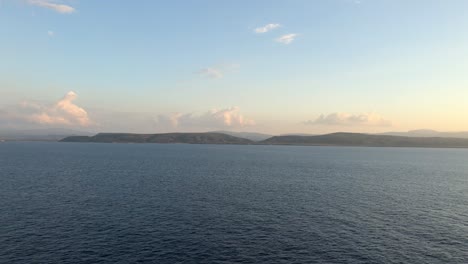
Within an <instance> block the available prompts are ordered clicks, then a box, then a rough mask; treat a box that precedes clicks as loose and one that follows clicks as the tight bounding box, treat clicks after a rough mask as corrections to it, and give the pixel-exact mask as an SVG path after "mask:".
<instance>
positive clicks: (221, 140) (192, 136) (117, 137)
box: [60, 132, 253, 145]
mask: <svg viewBox="0 0 468 264" xmlns="http://www.w3.org/2000/svg"><path fill="white" fill-rule="evenodd" d="M60 141H61V142H95V143H185V144H242V145H247V144H252V143H253V141H251V140H248V139H245V138H240V137H235V136H230V135H226V134H223V133H211V132H210V133H164V134H132V133H99V134H96V135H95V136H71V137H66V138H64V139H62V140H60Z"/></svg>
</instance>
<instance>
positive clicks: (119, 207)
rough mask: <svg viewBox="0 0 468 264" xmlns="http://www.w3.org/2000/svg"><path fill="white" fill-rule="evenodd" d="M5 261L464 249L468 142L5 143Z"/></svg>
mask: <svg viewBox="0 0 468 264" xmlns="http://www.w3.org/2000/svg"><path fill="white" fill-rule="evenodd" d="M0 210H1V211H0V263H468V150H461V149H411V148H408V149H405V148H352V147H348V148H346V147H344V148H340V147H290V146H223V145H160V144H86V143H82V144H80V143H75V144H73V143H1V144H0Z"/></svg>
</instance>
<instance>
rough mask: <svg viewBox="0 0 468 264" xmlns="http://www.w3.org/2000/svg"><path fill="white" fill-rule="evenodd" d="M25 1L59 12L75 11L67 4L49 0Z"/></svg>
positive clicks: (69, 12) (68, 12)
mask: <svg viewBox="0 0 468 264" xmlns="http://www.w3.org/2000/svg"><path fill="white" fill-rule="evenodd" d="M27 2H28V3H29V4H30V5H34V6H39V7H43V8H47V9H50V10H53V11H55V12H58V13H61V14H71V13H73V12H75V8H73V7H71V6H69V5H65V4H59V3H56V2H53V1H50V0H28V1H27Z"/></svg>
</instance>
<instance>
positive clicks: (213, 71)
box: [198, 67, 224, 79]
mask: <svg viewBox="0 0 468 264" xmlns="http://www.w3.org/2000/svg"><path fill="white" fill-rule="evenodd" d="M198 74H200V75H202V76H205V77H208V78H211V79H220V78H223V76H224V74H223V71H222V70H221V69H219V68H214V67H208V68H204V69H201V70H200V71H198Z"/></svg>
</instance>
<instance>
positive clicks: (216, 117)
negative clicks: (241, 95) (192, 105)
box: [155, 107, 255, 129]
mask: <svg viewBox="0 0 468 264" xmlns="http://www.w3.org/2000/svg"><path fill="white" fill-rule="evenodd" d="M155 121H156V124H157V126H158V127H159V128H172V129H225V128H230V129H236V128H243V127H249V126H254V125H255V121H254V120H252V119H249V118H246V117H245V116H243V115H242V114H240V110H239V108H238V107H231V108H225V109H212V110H210V111H207V112H205V113H202V114H196V113H186V114H182V113H175V114H171V115H159V116H158V117H157V118H156V120H155Z"/></svg>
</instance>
